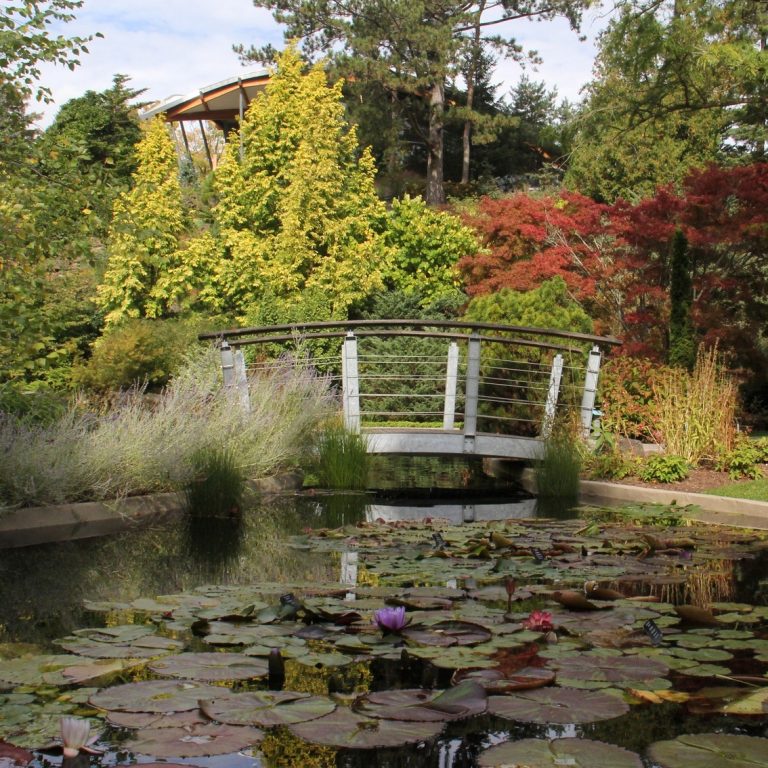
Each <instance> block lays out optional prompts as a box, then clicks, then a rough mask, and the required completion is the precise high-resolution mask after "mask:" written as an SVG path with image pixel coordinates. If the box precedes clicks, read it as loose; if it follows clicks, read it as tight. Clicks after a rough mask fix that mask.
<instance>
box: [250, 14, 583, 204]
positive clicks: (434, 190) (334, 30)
mask: <svg viewBox="0 0 768 768" xmlns="http://www.w3.org/2000/svg"><path fill="white" fill-rule="evenodd" d="M256 5H257V6H259V7H264V8H269V9H271V10H273V12H274V16H275V19H276V20H277V21H278V22H281V23H284V24H286V27H287V28H286V32H285V35H286V38H287V39H303V41H304V49H305V51H306V52H307V53H308V54H309V55H312V54H314V53H317V52H318V51H320V52H321V53H322V55H326V53H327V51H337V54H336V59H337V60H338V62H339V63H340V64H341V65H343V68H344V71H347V72H349V73H351V74H353V75H354V76H355V78H356V79H359V80H364V81H374V82H377V83H380V84H381V85H382V86H383V88H384V89H385V91H386V92H387V93H389V94H393V95H394V94H400V93H406V94H413V95H415V96H418V97H419V98H420V99H421V100H423V101H424V102H427V101H428V105H427V104H426V103H425V104H424V106H425V109H424V110H423V111H424V113H425V115H424V117H425V118H426V119H425V120H424V121H423V122H422V121H419V123H412V126H411V127H412V128H414V129H416V130H418V132H419V135H420V139H421V141H422V142H423V144H424V146H425V148H426V152H427V193H426V199H427V202H428V203H430V204H431V205H434V204H440V203H443V202H444V200H445V196H444V189H443V149H444V148H443V130H444V124H445V110H446V98H445V89H446V82H447V81H448V80H449V79H450V78H452V77H453V76H455V75H456V74H457V73H458V71H459V70H460V69H461V68H462V59H463V58H464V57H465V56H466V55H467V54H468V53H471V52H476V51H487V50H495V51H498V52H501V53H502V54H503V55H505V56H508V57H511V58H513V59H515V60H522V59H523V58H525V55H524V53H523V51H522V49H521V46H520V45H519V44H518V43H517V41H516V40H515V39H514V38H513V37H509V38H506V37H503V36H502V35H500V34H495V35H494V34H490V33H491V32H492V31H493V30H494V28H498V27H500V25H505V24H508V23H512V22H515V21H522V20H524V19H526V20H538V21H545V20H550V19H553V18H555V17H557V16H563V17H565V18H566V19H568V21H569V23H570V25H571V27H572V28H573V29H578V27H579V23H580V20H581V11H582V9H583V8H584V6H585V5H587V3H586V2H585V0H528V1H527V2H526V3H524V4H519V3H515V4H514V5H510V6H506V5H505V6H504V7H503V9H501V10H499V8H498V6H496V5H495V4H486V3H484V2H483V3H469V4H468V3H457V2H454V3H442V2H435V0H419V1H418V2H413V1H412V0H409V1H408V2H405V0H396V2H390V1H389V0H374V1H373V2H372V0H353V2H337V1H336V0H331V1H330V2H323V3H316V2H312V1H310V0H285V1H283V0H281V1H280V2H277V1H276V0H256ZM475 30H477V34H473V33H474V31H475ZM236 50H237V51H238V52H239V53H240V55H241V56H242V57H243V58H244V59H246V60H260V61H263V60H264V59H265V57H266V58H269V57H270V56H271V55H272V54H273V51H272V50H256V49H254V48H250V49H249V50H245V49H244V48H243V47H242V46H240V47H239V48H237V49H236ZM531 57H532V58H535V54H531ZM470 80H471V81H472V82H474V78H470Z"/></svg>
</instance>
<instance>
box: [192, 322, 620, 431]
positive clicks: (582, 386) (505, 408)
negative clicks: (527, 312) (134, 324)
mask: <svg viewBox="0 0 768 768" xmlns="http://www.w3.org/2000/svg"><path fill="white" fill-rule="evenodd" d="M481 331H483V332H487V333H480V332H481ZM201 338H208V339H214V340H217V341H218V342H219V343H220V345H221V348H222V360H223V367H224V372H225V378H226V377H228V383H230V384H231V385H232V386H233V387H236V388H239V389H238V391H239V392H240V393H241V397H242V398H243V401H244V404H246V405H247V402H246V400H247V382H246V376H247V371H246V369H247V368H250V370H256V369H258V368H263V367H264V366H274V365H275V361H274V359H271V360H270V359H268V358H267V357H266V356H264V355H261V356H255V359H252V360H251V362H250V363H249V365H248V366H246V364H245V357H244V355H243V354H242V351H243V349H242V348H243V347H247V346H252V345H265V344H270V345H294V346H298V347H299V348H302V347H304V348H306V347H307V346H308V345H312V344H314V345H319V344H321V345H323V352H322V354H320V355H315V356H314V357H313V358H312V359H311V363H312V364H313V365H316V366H318V367H320V368H321V369H322V370H324V371H325V372H326V375H328V376H329V378H330V380H331V382H332V384H333V385H334V386H336V387H337V388H338V389H339V390H340V392H341V395H342V406H343V413H344V419H345V423H346V425H347V426H348V428H350V429H352V430H360V429H361V428H373V427H380V428H381V427H384V428H386V427H388V426H390V427H393V426H396V427H399V428H402V427H404V426H405V427H422V428H430V427H431V428H441V429H443V430H454V431H455V430H459V431H461V432H463V433H464V434H465V435H467V436H470V437H471V436H473V435H475V434H476V433H478V432H485V433H504V434H516V435H527V436H531V437H546V436H547V435H548V433H549V431H550V429H551V427H552V423H553V421H554V418H555V413H556V409H557V412H558V413H561V412H562V411H563V410H570V411H573V412H577V413H578V418H579V420H580V422H581V426H582V429H583V431H584V433H585V434H589V429H590V426H591V422H592V412H593V407H594V396H595V390H596V386H597V376H598V373H599V367H600V356H601V355H600V347H601V346H606V345H612V344H617V343H619V342H618V340H616V339H613V338H609V337H599V336H592V335H589V334H578V333H568V332H565V331H556V330H551V329H540V328H522V327H519V326H503V325H498V324H490V323H462V322H459V321H431V320H429V321H425V320H381V321H378V320H377V321H345V322H329V323H311V324H305V325H286V326H273V327H259V328H248V329H232V330H230V331H222V332H219V333H215V334H204V335H203V336H201ZM336 345H337V346H336ZM334 346H336V349H334V348H333V347H334ZM276 348H277V347H273V349H276ZM337 349H338V351H336V350H337ZM252 357H254V356H252Z"/></svg>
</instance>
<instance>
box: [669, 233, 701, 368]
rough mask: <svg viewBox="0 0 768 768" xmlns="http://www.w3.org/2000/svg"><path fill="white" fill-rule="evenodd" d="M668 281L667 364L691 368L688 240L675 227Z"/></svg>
mask: <svg viewBox="0 0 768 768" xmlns="http://www.w3.org/2000/svg"><path fill="white" fill-rule="evenodd" d="M670 261H671V264H670V272H671V275H670V282H669V303H670V309H669V364H670V365H679V366H681V367H682V368H686V369H687V370H689V371H690V370H691V369H692V368H693V365H694V363H695V362H696V341H695V338H694V329H693V324H692V323H691V304H692V303H693V280H692V278H691V260H690V255H689V253H688V240H687V239H686V237H685V235H684V234H683V233H682V231H681V230H679V229H676V230H675V234H674V236H673V237H672V256H671V259H670Z"/></svg>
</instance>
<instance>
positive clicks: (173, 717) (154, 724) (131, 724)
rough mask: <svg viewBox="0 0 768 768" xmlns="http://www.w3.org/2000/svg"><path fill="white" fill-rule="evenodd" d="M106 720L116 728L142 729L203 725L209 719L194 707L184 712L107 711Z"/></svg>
mask: <svg viewBox="0 0 768 768" xmlns="http://www.w3.org/2000/svg"><path fill="white" fill-rule="evenodd" d="M106 719H107V722H108V723H109V724H110V725H115V726H117V727H118V728H131V729H133V730H143V729H145V728H189V727H190V726H193V725H205V724H207V723H208V722H209V721H208V720H207V719H206V718H205V717H203V716H202V715H201V714H200V712H199V711H198V710H196V709H189V710H187V711H186V712H168V713H159V712H114V711H113V712H107V713H106Z"/></svg>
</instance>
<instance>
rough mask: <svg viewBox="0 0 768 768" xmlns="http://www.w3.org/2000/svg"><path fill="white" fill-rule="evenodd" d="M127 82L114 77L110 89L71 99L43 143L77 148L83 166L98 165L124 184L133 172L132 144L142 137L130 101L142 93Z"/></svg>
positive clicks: (133, 146)
mask: <svg viewBox="0 0 768 768" xmlns="http://www.w3.org/2000/svg"><path fill="white" fill-rule="evenodd" d="M129 79H130V78H129V77H127V76H126V75H115V76H114V77H113V78H112V87H111V88H108V89H106V90H104V91H101V92H97V91H86V92H85V93H84V94H83V95H82V96H79V97H77V98H75V99H70V100H69V101H68V102H66V103H65V104H64V105H63V106H62V107H61V109H59V111H58V112H57V113H56V117H55V118H54V121H53V123H52V124H51V126H50V127H49V128H48V129H47V130H46V131H45V139H46V141H56V140H58V141H62V140H65V141H68V142H70V143H71V144H73V145H79V146H80V147H81V148H82V150H83V152H84V156H83V158H82V163H83V164H84V165H92V164H94V163H96V164H100V165H102V166H104V167H105V168H107V169H109V170H111V171H112V174H113V175H114V176H115V177H117V178H119V179H121V180H124V181H125V182H127V181H128V180H129V179H130V177H131V174H132V173H134V172H135V171H136V149H135V145H136V144H138V143H139V141H140V140H141V138H142V136H141V128H140V126H139V121H138V118H137V116H136V106H134V105H131V104H129V102H130V101H132V100H134V99H136V98H137V97H138V96H140V95H141V94H142V93H144V89H138V90H137V89H135V88H128V87H127V83H128V80H129Z"/></svg>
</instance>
